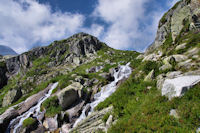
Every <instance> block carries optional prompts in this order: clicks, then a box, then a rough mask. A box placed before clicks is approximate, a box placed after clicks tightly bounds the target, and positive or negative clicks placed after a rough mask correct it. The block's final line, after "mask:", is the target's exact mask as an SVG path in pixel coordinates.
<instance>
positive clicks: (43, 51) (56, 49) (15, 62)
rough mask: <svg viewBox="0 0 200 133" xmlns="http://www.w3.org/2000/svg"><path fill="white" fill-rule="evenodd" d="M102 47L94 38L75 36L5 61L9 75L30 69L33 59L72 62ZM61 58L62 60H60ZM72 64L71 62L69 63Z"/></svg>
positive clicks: (83, 34)
mask: <svg viewBox="0 0 200 133" xmlns="http://www.w3.org/2000/svg"><path fill="white" fill-rule="evenodd" d="M101 47H102V43H101V42H100V41H99V40H98V39H97V38H96V37H94V36H91V35H89V34H86V33H82V32H81V33H78V34H75V35H73V36H71V37H69V38H68V39H64V40H60V41H54V42H53V43H52V44H51V45H49V46H46V47H37V48H34V49H32V50H30V51H28V52H26V53H23V54H21V55H18V56H15V57H12V58H9V59H7V60H6V65H7V70H8V73H9V74H10V75H13V74H15V73H17V72H19V71H20V70H21V69H27V68H30V67H32V63H33V61H34V60H35V59H38V58H40V57H41V58H43V57H49V58H50V59H51V60H54V61H56V62H55V63H54V64H56V63H58V62H59V63H60V62H62V61H63V60H65V59H66V58H68V60H73V58H74V57H87V56H90V55H93V54H95V53H96V52H97V51H98V50H100V49H101ZM61 58H62V60H61ZM69 63H72V61H69Z"/></svg>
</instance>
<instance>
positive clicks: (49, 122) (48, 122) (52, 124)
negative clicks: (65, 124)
mask: <svg viewBox="0 0 200 133" xmlns="http://www.w3.org/2000/svg"><path fill="white" fill-rule="evenodd" d="M57 117H58V115H56V116H55V117H54V118H46V119H45V120H44V122H43V126H44V127H45V128H46V129H47V130H49V131H55V130H56V129H57V128H58V121H57Z"/></svg>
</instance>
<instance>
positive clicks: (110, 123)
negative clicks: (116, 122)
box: [106, 115, 113, 128]
mask: <svg viewBox="0 0 200 133" xmlns="http://www.w3.org/2000/svg"><path fill="white" fill-rule="evenodd" d="M112 122H113V116H112V115H110V116H109V117H108V120H107V121H106V127H107V128H109V127H110V126H111V125H112Z"/></svg>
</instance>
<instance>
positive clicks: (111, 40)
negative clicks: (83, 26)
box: [93, 0, 147, 49]
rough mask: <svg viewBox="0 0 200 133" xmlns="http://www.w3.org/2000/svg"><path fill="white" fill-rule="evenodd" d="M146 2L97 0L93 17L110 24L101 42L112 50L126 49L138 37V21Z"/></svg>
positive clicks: (142, 0)
mask: <svg viewBox="0 0 200 133" xmlns="http://www.w3.org/2000/svg"><path fill="white" fill-rule="evenodd" d="M146 2H147V0H123V1H122V0H109V1H108V0H99V1H98V5H97V7H96V9H95V11H94V12H93V16H95V17H100V18H101V19H103V20H104V21H105V22H106V23H108V24H110V25H109V27H108V29H107V31H105V33H104V35H103V37H102V38H103V40H104V41H105V42H106V43H107V44H109V45H110V46H111V47H113V48H117V49H128V48H130V47H131V46H130V45H133V43H134V42H133V40H134V39H135V38H138V37H140V36H141V35H140V32H139V31H138V30H139V29H138V28H139V19H141V17H143V16H144V11H145V8H144V4H145V3H146Z"/></svg>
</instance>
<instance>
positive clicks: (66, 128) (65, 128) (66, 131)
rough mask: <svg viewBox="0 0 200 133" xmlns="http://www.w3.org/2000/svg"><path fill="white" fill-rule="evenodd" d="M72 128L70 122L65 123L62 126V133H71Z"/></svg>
mask: <svg viewBox="0 0 200 133" xmlns="http://www.w3.org/2000/svg"><path fill="white" fill-rule="evenodd" d="M70 128H71V126H70V124H64V125H62V127H61V132H62V133H69V130H70Z"/></svg>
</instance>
